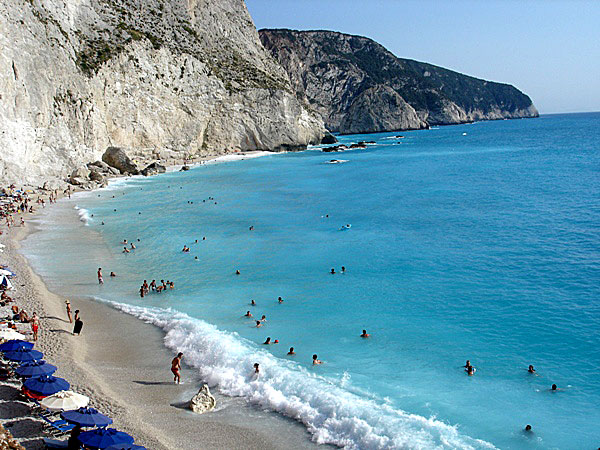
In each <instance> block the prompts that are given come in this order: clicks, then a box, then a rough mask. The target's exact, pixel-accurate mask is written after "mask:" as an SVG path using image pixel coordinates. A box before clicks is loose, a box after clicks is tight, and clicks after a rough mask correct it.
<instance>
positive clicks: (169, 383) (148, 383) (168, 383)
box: [133, 380, 175, 386]
mask: <svg viewBox="0 0 600 450" xmlns="http://www.w3.org/2000/svg"><path fill="white" fill-rule="evenodd" d="M133 382H134V383H137V384H143V385H144V386H175V383H173V382H172V381H140V380H133Z"/></svg>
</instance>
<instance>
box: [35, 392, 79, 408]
mask: <svg viewBox="0 0 600 450" xmlns="http://www.w3.org/2000/svg"><path fill="white" fill-rule="evenodd" d="M89 402H90V399H89V397H86V396H85V395H81V394H78V393H77V392H73V391H60V392H57V393H56V394H53V395H50V396H48V397H46V398H44V399H43V400H42V401H40V405H42V406H43V407H44V408H46V409H47V410H48V411H72V410H74V409H78V408H82V407H84V406H87V404H88V403H89Z"/></svg>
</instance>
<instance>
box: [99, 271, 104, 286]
mask: <svg viewBox="0 0 600 450" xmlns="http://www.w3.org/2000/svg"><path fill="white" fill-rule="evenodd" d="M98 284H104V280H103V279H102V267H98Z"/></svg>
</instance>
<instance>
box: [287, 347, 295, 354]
mask: <svg viewBox="0 0 600 450" xmlns="http://www.w3.org/2000/svg"><path fill="white" fill-rule="evenodd" d="M287 354H288V355H295V354H296V352H295V351H294V347H290V351H289V352H288V353H287Z"/></svg>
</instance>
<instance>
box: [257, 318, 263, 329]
mask: <svg viewBox="0 0 600 450" xmlns="http://www.w3.org/2000/svg"><path fill="white" fill-rule="evenodd" d="M260 327H262V322H261V321H260V320H257V321H256V328H260Z"/></svg>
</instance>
